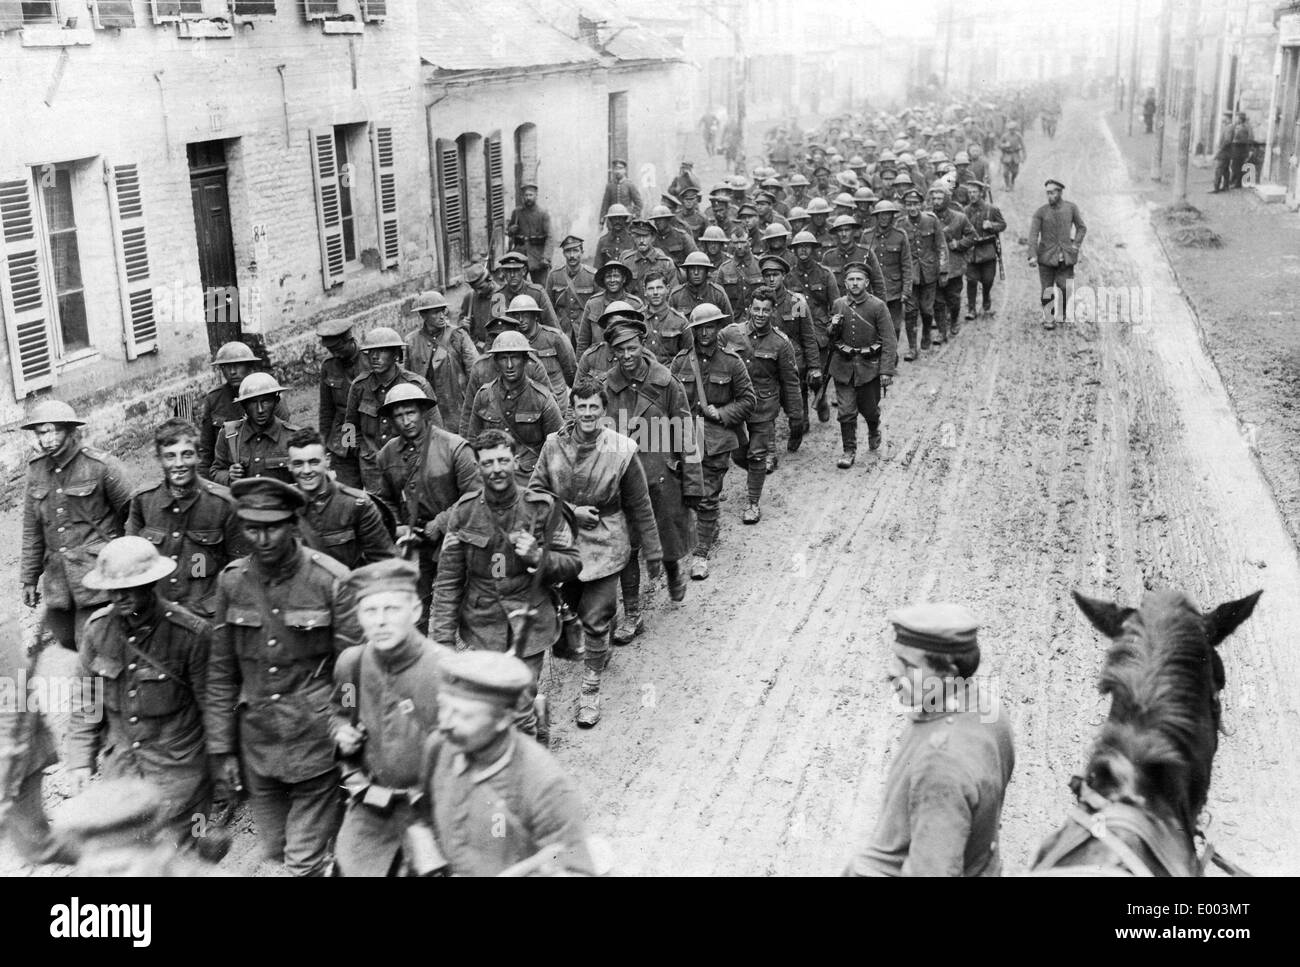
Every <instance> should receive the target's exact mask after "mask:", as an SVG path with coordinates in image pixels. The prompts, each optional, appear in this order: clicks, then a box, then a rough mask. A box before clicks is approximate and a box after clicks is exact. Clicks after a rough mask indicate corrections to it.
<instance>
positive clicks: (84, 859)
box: [51, 778, 229, 943]
mask: <svg viewBox="0 0 1300 967" xmlns="http://www.w3.org/2000/svg"><path fill="white" fill-rule="evenodd" d="M166 808H167V807H166V799H165V797H164V795H163V793H162V792H161V791H160V790H159V789H158V788H157V787H156V786H155V785H154V784H153V783H152V782H149V781H147V780H145V779H133V778H122V779H108V780H105V781H103V782H97V783H95V784H94V785H92V786H91V787H90V788H88V789H87V790H86V791H85V792H83V793H81V794H80V795H78V796H76V797H75V798H73V799H69V800H67V801H66V802H65V803H64V804H63V805H62V806H61V807H60V808H59V811H58V814H57V816H56V818H55V829H56V830H57V832H58V835H59V837H60V838H61V839H63V840H66V841H67V843H68V849H69V850H70V851H71V852H72V853H74V854H75V855H76V856H77V857H78V858H77V860H76V863H77V865H76V867H75V868H74V869H73V871H72V875H73V876H93V877H107V876H112V877H122V876H130V877H145V876H147V877H157V876H166V877H172V876H218V875H220V874H219V873H218V872H217V867H216V865H215V861H216V860H218V859H220V857H221V855H224V853H225V850H226V849H227V848H228V847H229V841H228V840H227V841H224V842H222V843H221V844H220V846H218V847H216V848H215V849H209V850H205V851H204V852H205V853H208V854H210V855H211V856H212V859H213V862H211V863H209V862H204V860H203V859H200V857H199V855H196V854H195V853H194V852H193V851H190V850H183V851H182V850H179V849H178V848H177V846H176V843H175V842H174V840H173V839H172V837H171V835H170V830H169V829H168V828H167V826H166ZM58 928H59V923H58V921H57V920H56V921H55V923H54V924H52V926H51V930H55V929H58ZM135 928H142V929H135ZM122 929H123V936H128V935H129V936H133V937H135V938H136V939H139V940H143V941H144V942H146V943H147V942H148V939H147V938H148V927H147V925H141V924H133V923H131V922H130V921H129V920H128V921H126V922H124V923H123V924H122Z"/></svg>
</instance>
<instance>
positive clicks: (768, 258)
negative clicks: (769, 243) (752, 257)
mask: <svg viewBox="0 0 1300 967" xmlns="http://www.w3.org/2000/svg"><path fill="white" fill-rule="evenodd" d="M758 268H759V271H760V272H766V271H767V270H768V269H769V268H771V269H779V270H780V271H782V272H789V271H790V263H789V262H787V261H786V260H785V259H783V258H782V257H781V256H779V255H773V254H770V253H769V254H767V255H764V256H763V257H762V258H760V259H759V260H758Z"/></svg>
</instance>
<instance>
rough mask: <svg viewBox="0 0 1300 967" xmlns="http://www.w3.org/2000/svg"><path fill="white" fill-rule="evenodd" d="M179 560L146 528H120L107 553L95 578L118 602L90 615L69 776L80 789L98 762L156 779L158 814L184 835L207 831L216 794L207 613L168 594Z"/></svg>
mask: <svg viewBox="0 0 1300 967" xmlns="http://www.w3.org/2000/svg"><path fill="white" fill-rule="evenodd" d="M174 570H176V562H175V561H173V560H171V559H170V558H165V557H160V556H159V555H158V552H157V551H156V550H155V549H154V546H153V545H152V544H151V543H149V542H148V541H147V540H145V539H144V538H143V537H119V538H117V540H114V541H111V542H110V543H109V545H108V546H107V547H105V548H104V550H103V551H102V552H101V553H100V555H99V560H98V562H97V563H96V565H95V570H93V571H91V572H90V573H89V574H87V575H86V586H87V587H91V588H94V589H96V590H99V591H104V592H106V593H107V594H108V596H109V598H110V600H111V601H112V604H110V605H109V606H108V607H106V608H102V609H101V610H99V611H96V612H95V614H94V615H93V616H92V617H91V619H90V620H89V621H87V622H86V630H85V633H84V634H83V635H82V640H81V644H80V647H79V648H78V657H79V658H80V666H79V668H78V671H77V674H78V679H79V681H78V684H79V686H80V687H79V688H78V689H77V690H76V691H77V694H76V695H74V696H73V702H72V715H71V718H70V720H69V725H68V763H67V765H68V784H69V786H70V787H71V790H72V792H73V794H74V795H75V794H76V793H78V792H80V791H81V790H82V789H84V788H85V787H86V784H87V783H88V782H89V781H90V777H91V776H92V775H93V774H94V772H95V767H96V759H97V757H98V753H99V752H100V751H101V750H103V751H104V761H103V763H102V765H101V766H100V771H101V772H102V773H103V775H104V776H105V777H106V778H109V779H116V778H121V777H124V776H129V777H134V778H139V779H147V780H149V782H151V783H153V784H154V785H155V786H157V787H158V790H159V792H160V793H161V794H162V805H161V807H160V809H159V812H158V820H159V822H160V823H161V824H162V825H163V826H166V827H168V828H169V829H170V830H171V833H172V836H173V838H174V840H175V841H176V842H184V841H188V840H190V839H191V837H192V836H195V835H202V834H203V833H204V832H206V824H205V822H204V818H205V817H206V815H207V812H208V807H209V805H210V804H211V798H212V784H211V782H210V780H209V777H208V756H207V749H206V748H205V746H204V743H203V703H204V701H205V700H206V688H207V677H208V649H209V647H210V645H211V635H212V631H211V628H210V626H209V625H208V623H207V622H206V621H204V620H203V619H202V618H200V617H199V616H198V615H196V614H194V613H193V612H192V611H188V610H186V609H185V608H183V607H182V606H181V605H179V604H176V603H175V602H174V601H167V600H164V599H163V598H161V597H160V596H159V594H158V590H157V584H158V582H159V581H162V580H163V579H164V578H166V577H168V576H169V575H170V574H171V573H172V572H173V571H174Z"/></svg>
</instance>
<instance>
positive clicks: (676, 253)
mask: <svg viewBox="0 0 1300 967" xmlns="http://www.w3.org/2000/svg"><path fill="white" fill-rule="evenodd" d="M676 222H677V219H676V218H675V217H674V216H673V213H672V212H670V211H669V210H668V207H667V206H666V205H655V206H654V208H652V209H650V223H651V225H653V226H654V233H655V234H654V239H653V244H654V246H655V248H657V249H659V251H661V252H663V253H664V254H665V255H667V256H668V257H669V258H670V259H672V260H673V265H674V267H677V268H680V267H681V264H682V263H683V262H685V261H686V256H688V255H690V254H691V253H692V252H694V251H696V248H695V237H694V236H693V235H692V234H691V233H690V231H687V230H683V229H681V228H678V227H677V226H676V224H675V223H676ZM701 231H703V229H701Z"/></svg>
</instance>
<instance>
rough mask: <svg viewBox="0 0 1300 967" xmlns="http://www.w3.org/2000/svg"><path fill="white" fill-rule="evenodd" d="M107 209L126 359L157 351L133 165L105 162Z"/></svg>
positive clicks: (141, 210) (140, 204)
mask: <svg viewBox="0 0 1300 967" xmlns="http://www.w3.org/2000/svg"><path fill="white" fill-rule="evenodd" d="M105 169H106V170H105V176H106V177H105V181H106V182H107V183H108V210H109V213H110V216H111V217H112V220H113V242H114V244H115V246H116V251H117V284H118V292H119V293H121V296H122V323H123V326H122V330H123V340H124V342H125V343H126V358H127V359H135V358H136V357H137V356H140V355H141V354H143V353H153V352H157V351H158V320H157V318H156V317H155V316H154V307H153V280H152V278H151V277H150V272H149V246H148V242H147V240H146V238H145V229H144V202H143V201H142V200H141V198H140V169H139V167H138V166H137V165H117V166H108V165H105Z"/></svg>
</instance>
